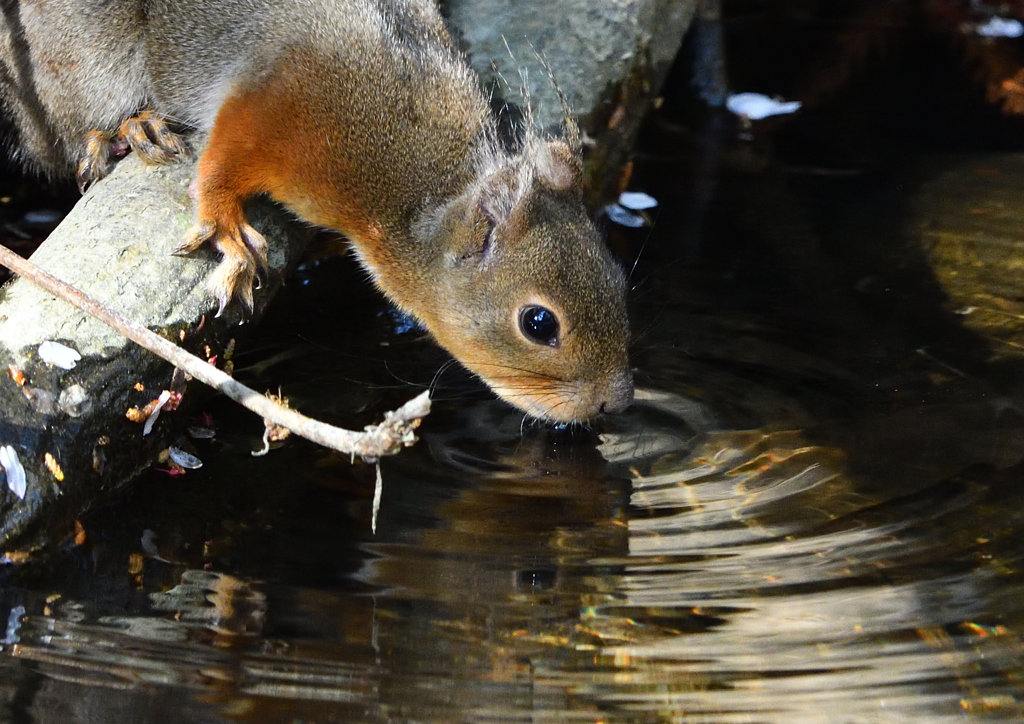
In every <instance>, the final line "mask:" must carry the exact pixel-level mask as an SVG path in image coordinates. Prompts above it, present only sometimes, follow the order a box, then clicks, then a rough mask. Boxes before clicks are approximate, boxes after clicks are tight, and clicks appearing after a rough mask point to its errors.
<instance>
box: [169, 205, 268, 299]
mask: <svg viewBox="0 0 1024 724" xmlns="http://www.w3.org/2000/svg"><path fill="white" fill-rule="evenodd" d="M231 207H233V210H228V211H227V213H220V214H216V213H212V212H211V209H220V210H222V211H224V210H225V206H223V205H215V204H211V203H210V200H209V198H205V197H204V196H203V195H200V198H199V220H198V221H197V222H196V224H195V225H194V226H193V227H192V228H191V229H190V230H189V232H188V235H187V236H186V238H185V240H184V241H182V243H181V244H179V245H178V247H177V248H176V249H175V250H174V253H175V254H189V253H191V252H193V251H196V250H197V249H199V248H200V247H201V246H203V245H204V244H209V245H210V246H212V247H213V248H214V249H215V250H217V251H218V252H219V253H220V254H221V256H222V258H221V262H220V264H218V265H217V268H216V269H214V271H213V274H211V275H210V279H209V281H208V282H207V289H208V290H209V292H210V294H211V296H213V298H214V299H216V300H217V305H218V309H217V315H218V316H219V315H220V314H221V312H223V311H224V309H225V308H226V307H227V306H228V305H229V304H230V303H231V301H232V300H233V299H237V300H238V302H239V303H240V304H241V305H242V307H243V308H244V309H245V311H251V310H252V308H253V287H254V286H257V287H258V286H259V280H260V279H263V278H264V277H265V276H266V270H267V240H266V239H265V238H264V237H263V235H262V234H261V233H260V232H258V231H256V229H254V228H253V227H252V226H251V225H249V224H248V223H247V222H246V221H245V216H244V215H243V213H242V207H241V203H240V202H239V201H238V200H234V202H233V203H229V205H228V209H230V208H231Z"/></svg>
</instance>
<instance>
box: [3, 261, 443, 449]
mask: <svg viewBox="0 0 1024 724" xmlns="http://www.w3.org/2000/svg"><path fill="white" fill-rule="evenodd" d="M0 264H3V265H4V266H5V267H7V268H8V269H10V270H11V271H13V272H15V273H16V274H18V275H19V276H21V277H24V278H25V279H28V280H29V281H31V282H32V283H33V284H36V285H38V286H40V287H42V288H43V289H45V290H46V291H48V292H50V293H51V294H54V295H56V296H57V297H59V298H61V299H63V300H64V301H66V302H68V303H69V304H72V305H74V306H75V307H77V308H78V309H81V310H82V311H84V312H87V313H88V314H91V315H92V316H94V317H96V318H97V319H99V320H100V321H101V322H104V323H105V324H108V325H110V326H111V327H113V328H114V329H116V330H117V331H118V332H120V333H121V334H123V335H124V336H125V337H127V338H128V339H130V340H132V341H133V342H135V343H136V344H138V345H140V346H142V347H144V348H145V349H148V350H149V351H150V352H152V353H153V354H155V355H157V356H158V357H161V358H162V359H165V360H167V361H168V362H170V363H171V364H173V365H174V366H175V367H179V368H181V369H182V370H184V371H185V372H187V373H188V374H190V375H191V376H192V377H194V378H195V379H197V380H199V381H200V382H203V383H204V384H207V385H209V386H210V387H213V388H214V389H217V390H219V391H220V392H223V393H224V394H225V395H227V396H228V397H230V398H231V399H232V400H234V401H235V402H238V403H239V404H240V405H243V406H244V407H246V408H248V409H249V410H252V411H253V412H255V413H256V414H257V415H259V416H261V417H262V418H264V419H265V420H270V421H271V422H273V423H276V424H278V425H280V426H281V427H286V428H288V429H289V430H291V431H292V432H294V433H295V434H296V435H300V436H302V437H304V438H306V439H307V440H312V441H313V442H315V443H317V444H319V445H323V446H324V447H329V448H332V449H334V450H338V451H339V452H343V453H345V454H348V455H358V456H359V457H361V458H362V459H364V460H366V461H369V462H372V461H375V460H378V459H379V458H381V457H383V456H384V455H393V454H395V453H397V452H398V451H400V450H401V449H402V448H403V447H408V446H409V445H412V444H413V443H414V442H416V434H415V432H414V431H415V430H416V428H417V426H419V423H420V419H421V418H423V417H425V416H426V415H427V414H428V413H429V412H430V393H429V392H424V393H422V394H420V395H419V396H417V397H415V398H413V399H412V400H410V401H409V402H407V403H405V404H404V405H402V406H401V407H400V408H398V409H397V410H395V411H394V412H387V413H385V415H384V422H382V423H380V424H379V425H376V426H368V427H367V428H366V431H365V432H355V431H353V430H344V429H342V428H340V427H334V426H332V425H328V424H326V423H323V422H319V421H317V420H314V419H312V418H309V417H306V416H305V415H301V414H299V413H298V412H296V411H295V410H291V409H288V408H287V407H284V406H283V405H280V404H278V403H276V402H274V401H273V400H270V399H268V398H267V397H265V396H263V395H261V394H260V393H258V392H256V390H253V389H251V388H249V387H246V386H245V385H243V384H241V383H240V382H237V381H236V380H235V379H233V378H232V377H230V376H229V375H227V374H225V373H224V372H222V371H221V370H219V369H217V368H216V367H214V366H213V365H210V364H208V363H206V362H204V361H203V360H201V359H200V358H198V357H196V356H195V355H192V354H189V353H188V352H186V351H185V350H183V349H182V348H181V347H179V346H177V345H176V344H173V343H172V342H169V341H167V340H166V339H164V338H163V337H161V336H159V335H158V334H155V333H154V332H151V331H150V330H148V329H146V328H145V327H143V326H142V325H141V324H138V323H137V322H133V321H132V320H130V319H126V318H125V317H122V316H121V315H120V314H118V313H117V312H115V311H113V310H112V309H110V308H108V307H106V306H104V305H102V304H100V303H99V302H97V301H96V300H95V299H92V298H91V297H89V296H87V295H85V294H83V293H82V292H81V291H79V290H78V289H76V288H75V287H73V286H71V285H70V284H67V283H65V282H62V281H61V280H60V279H57V278H56V277H55V276H53V275H51V274H49V273H48V272H45V271H43V270H42V269H40V268H39V267H38V266H36V265H35V264H33V263H32V262H30V261H27V260H26V259H23V258H21V257H20V256H18V255H17V254H15V253H14V252H13V251H11V250H10V249H8V248H7V247H5V246H3V245H0Z"/></svg>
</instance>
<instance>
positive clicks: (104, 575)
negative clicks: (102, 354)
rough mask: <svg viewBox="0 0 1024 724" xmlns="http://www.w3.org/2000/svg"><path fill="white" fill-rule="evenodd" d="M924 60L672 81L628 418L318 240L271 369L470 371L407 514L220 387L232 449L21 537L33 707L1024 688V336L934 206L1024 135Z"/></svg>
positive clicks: (897, 696)
mask: <svg viewBox="0 0 1024 724" xmlns="http://www.w3.org/2000/svg"><path fill="white" fill-rule="evenodd" d="M772 17H774V16H772ZM813 20H814V19H813V18H812V21H813ZM774 21H775V22H779V21H778V19H777V18H775V20H774ZM787 22H788V21H787ZM801 22H803V21H801ZM751 25H756V23H754V22H753V21H752V20H751V19H750V17H748V16H745V15H742V14H738V15H737V16H736V18H734V24H733V25H732V26H730V27H732V30H731V31H730V32H731V33H732V35H731V38H732V42H733V44H734V45H735V44H736V43H738V42H740V41H741V40H742V39H744V38H746V37H747V34H749V33H750V32H751V31H750V26H751ZM787 27H788V26H787ZM801 27H802V26H801ZM809 27H811V28H812V29H814V28H818V29H820V26H816V25H814V23H813V22H811V24H810V26H809ZM930 32H931V31H930ZM801 37H803V36H801ZM928 37H931V36H927V35H926V39H927V38H928ZM901 42H904V43H910V46H909V49H907V48H906V47H904V49H903V50H902V51H900V50H898V48H899V46H898V44H897V51H895V52H897V56H896V58H897V59H898V58H906V57H907V56H908V54H909V56H910V57H913V58H917V57H918V56H917V55H916V54H917V53H918V51H920V50H921V46H920V43H922V42H924V41H922V40H921V39H920V37H918V36H917V35H915V34H911V39H910V40H904V41H901ZM929 43H931V44H929ZM924 46H925V48H926V50H928V52H929V53H931V55H926V56H925V58H924V59H922V60H919V61H915V62H919V63H920V64H922V65H925V64H926V61H928V60H929V59H930V62H932V64H933V65H935V64H939V66H941V67H942V68H943V70H944V71H946V72H953V71H951V70H950V66H952V67H953V69H954V70H955V69H956V68H959V66H958V65H957V63H958V60H957V57H956V54H955V50H950V49H948V48H936V47H935V41H934V40H932V41H928V42H924ZM911 51H913V52H911ZM899 52H902V53H904V55H899V54H898V53H899ZM751 53H753V51H751ZM894 62H895V61H892V60H887V61H884V62H882V61H879V63H880V64H879V65H877V66H876V67H875V68H874V70H872V69H871V68H870V67H869V68H868V69H867V70H864V71H862V72H863V76H860V80H858V81H857V82H852V85H842V84H840V85H839V86H838V90H836V91H835V98H834V100H830V101H828V102H824V103H823V105H822V106H820V108H819V109H818V110H816V111H815V110H813V109H812V111H810V112H808V114H807V116H805V119H804V120H802V121H793V122H791V123H790V125H782V126H780V127H778V128H776V129H774V130H770V131H769V132H767V133H760V132H759V133H758V134H757V135H756V137H755V138H754V140H753V141H741V140H738V138H737V135H736V132H735V129H733V128H731V127H729V126H727V125H724V124H723V125H720V126H716V124H715V123H708V124H706V125H705V126H704V127H703V130H702V131H700V132H699V133H697V134H696V135H692V134H687V133H681V132H680V130H679V129H678V127H676V126H675V125H673V124H674V123H675V120H674V119H675V118H676V117H675V116H673V113H676V112H678V111H677V110H673V108H672V107H671V101H670V102H669V107H668V108H667V110H666V111H665V112H664V114H663V115H662V116H661V117H660V120H659V122H658V123H656V124H654V125H653V126H652V128H650V129H648V134H647V137H646V140H645V145H644V146H642V148H641V155H640V158H641V163H639V164H638V170H637V177H636V185H638V186H640V187H643V188H644V189H645V190H647V191H649V192H651V193H654V194H655V195H656V196H657V197H658V198H659V199H660V200H661V201H662V203H661V206H660V207H659V210H658V211H657V212H656V213H657V215H656V217H655V218H656V224H655V226H654V228H653V231H652V230H650V229H643V230H638V231H621V230H613V233H612V243H613V244H614V245H616V246H617V248H619V249H621V250H624V252H625V255H626V256H627V257H629V258H631V259H632V258H636V257H637V255H638V254H639V262H638V264H637V266H636V269H635V270H634V271H633V273H632V275H631V286H632V287H633V293H632V304H633V309H632V313H633V318H634V324H635V329H636V341H635V344H634V355H633V356H634V360H635V363H636V366H637V380H638V385H639V387H640V392H639V394H638V400H637V404H636V405H635V406H634V407H633V409H632V410H630V412H629V413H627V414H625V415H621V416H616V417H614V418H609V419H607V420H603V421H602V422H601V423H600V424H599V425H597V426H595V429H594V430H580V429H575V430H550V429H547V428H545V427H543V426H539V425H536V424H533V423H531V422H529V421H524V420H523V419H522V417H521V415H518V414H516V413H515V412H513V411H511V410H510V409H509V408H507V407H505V406H504V405H502V404H501V403H498V402H495V401H494V400H492V399H491V397H490V395H489V394H488V393H487V392H486V391H485V390H483V389H482V388H480V387H479V386H477V385H475V383H473V382H472V381H471V380H469V379H467V377H466V376H465V375H464V374H463V373H461V372H459V371H458V370H457V369H455V368H451V367H444V363H445V357H444V355H443V354H442V353H440V352H439V351H437V350H436V349H435V348H434V347H433V346H432V345H431V344H430V343H429V342H427V341H425V340H423V339H422V338H421V336H420V335H419V334H418V333H416V332H415V331H404V325H403V323H402V321H401V320H396V319H395V318H394V317H393V316H392V315H391V314H390V313H389V312H388V310H387V309H386V307H385V306H384V305H383V304H382V303H381V302H380V300H379V299H378V298H377V297H376V296H375V295H374V293H373V292H372V291H370V290H369V289H367V288H366V287H365V285H364V283H363V282H362V281H361V277H360V275H359V273H358V272H357V271H356V270H355V269H354V266H353V265H352V264H351V263H350V262H349V261H348V260H337V259H335V260H323V261H319V262H312V263H310V264H309V265H307V267H306V268H304V269H303V270H302V271H301V272H300V273H299V274H298V275H296V277H295V279H293V280H292V282H291V283H290V284H289V287H288V290H287V292H286V294H285V296H284V297H283V298H282V300H281V302H280V304H278V305H277V308H276V309H275V311H274V312H273V314H272V315H271V318H270V319H268V320H267V323H266V324H265V325H264V328H263V330H262V332H261V335H260V337H259V339H257V340H255V341H254V342H253V343H251V344H250V345H248V346H247V347H246V348H244V349H243V350H241V351H240V353H239V355H238V358H237V363H238V367H239V376H240V377H241V378H242V379H243V381H245V382H247V383H250V384H252V385H254V386H256V387H258V388H271V389H276V388H277V387H278V386H280V387H281V389H282V391H283V392H284V394H285V395H286V396H288V397H289V398H290V399H291V401H292V403H293V404H294V405H295V406H296V407H298V408H299V409H301V410H303V411H304V412H307V413H309V414H312V415H314V416H317V417H321V418H326V419H330V420H332V421H334V422H338V423H341V424H348V425H350V426H358V425H362V424H366V423H368V422H370V421H371V420H372V419H373V418H375V417H376V416H377V415H379V413H380V411H382V410H384V409H389V408H392V407H394V406H397V405H398V404H400V403H401V402H402V401H404V400H405V399H407V398H409V397H411V396H412V395H414V394H415V393H416V392H417V391H418V389H419V388H420V386H423V385H427V384H430V383H431V382H432V381H434V382H436V384H437V395H436V397H437V399H438V402H437V403H436V410H435V412H434V413H433V414H432V415H431V416H430V417H429V418H428V419H427V421H426V422H425V424H424V426H423V428H422V433H423V435H422V440H421V442H420V443H419V444H418V445H417V446H416V447H414V448H412V449H410V450H407V451H405V452H403V453H402V454H401V455H399V456H397V457H395V458H391V459H388V460H386V461H385V462H384V465H383V468H382V474H383V480H384V493H383V501H382V506H381V510H380V515H379V520H378V526H377V532H376V534H373V533H371V531H370V515H371V500H372V493H373V484H374V478H375V470H374V468H373V467H372V466H368V465H363V464H358V463H357V464H355V465H350V463H349V461H348V460H345V459H341V458H339V457H338V456H336V455H333V454H331V453H327V452H324V451H322V450H318V449H316V448H315V447H313V446H312V445H308V444H306V443H304V442H302V441H290V442H288V443H287V444H286V445H284V446H283V447H280V448H279V449H276V450H274V451H272V452H271V453H270V454H269V455H267V456H266V457H263V458H253V457H251V456H250V455H249V451H250V450H253V449H257V448H258V447H259V437H260V435H261V433H262V425H261V423H260V422H259V421H258V420H255V419H254V418H253V417H252V416H250V415H249V414H248V413H245V412H239V411H237V410H233V409H232V408H231V407H230V406H229V405H227V404H225V403H224V402H223V401H221V400H211V401H209V402H208V403H207V404H206V405H205V406H204V408H205V409H206V410H208V411H209V412H210V413H211V414H212V415H213V417H214V421H215V423H216V425H217V428H218V434H217V437H216V438H215V439H214V440H212V441H194V442H193V443H191V445H192V447H191V448H190V449H191V450H192V451H193V452H195V453H196V454H197V455H198V456H199V457H200V458H201V459H202V460H203V461H204V463H205V464H204V467H203V468H202V469H201V470H198V471H193V472H189V473H188V474H187V475H185V476H183V477H170V476H168V475H166V474H164V473H162V472H160V471H154V472H152V473H151V474H148V475H146V476H143V477H142V478H141V479H140V480H139V481H137V483H136V485H135V486H133V488H132V490H131V492H130V493H129V494H128V495H127V496H126V497H124V498H122V499H119V500H117V501H113V502H111V503H110V504H108V505H107V506H105V507H101V508H98V509H96V510H94V511H92V512H91V513H90V514H89V515H88V516H86V517H84V518H83V521H82V522H83V525H84V528H85V531H86V535H87V540H86V542H85V543H84V544H83V545H79V546H76V545H73V544H71V543H70V542H69V543H67V544H66V545H65V546H64V548H63V549H62V552H61V553H60V554H59V555H57V556H55V557H54V558H53V559H52V560H51V561H50V562H48V563H47V564H46V565H40V566H35V567H29V568H26V569H22V570H17V571H15V570H11V571H8V572H7V573H6V579H5V581H4V585H3V587H2V588H0V611H2V613H3V615H5V616H6V617H7V619H6V626H5V633H4V640H3V654H2V656H0V667H2V670H3V676H0V705H2V706H3V707H4V709H3V711H4V714H3V715H2V716H0V720H3V721H12V722H21V721H40V722H49V721H62V722H70V721H76V722H77V721H81V722H86V721H88V722H101V721H133V722H144V721H153V722H162V721H176V722H177V721H195V722H207V721H209V722H223V721H252V722H261V723H262V722H413V721H414V722H433V721H436V722H516V721H530V722H538V721H540V722H545V721H550V722H609V723H626V722H629V723H633V722H642V723H647V722H662V721H674V722H687V723H690V722H694V723H696V722H708V723H711V722H714V723H715V724H719V723H722V724H730V723H733V722H737V723H738V722H743V723H745V724H746V723H751V722H756V723H758V724H760V723H762V722H763V723H774V722H779V723H785V724H794V723H796V724H814V723H816V722H829V723H831V722H842V723H843V724H853V723H859V722H865V723H868V722H870V723H874V722H927V723H929V724H931V723H932V722H945V721H957V722H962V721H971V722H990V721H991V722H1002V721H1005V722H1017V721H1021V720H1024V702H1022V696H1024V682H1022V677H1024V645H1022V639H1021V637H1022V633H1024V574H1022V560H1024V542H1022V541H1024V537H1022V535H1021V530H1022V526H1024V486H1022V482H1024V465H1022V463H1021V461H1022V459H1024V400H1022V397H1024V395H1022V386H1021V384H1020V380H1021V379H1024V377H1022V376H1021V371H1022V369H1021V367H1022V365H1021V363H1020V362H1019V361H1017V359H1016V358H1015V357H1014V356H1013V355H1012V354H1009V353H999V354H996V352H999V350H998V349H995V348H994V347H993V345H992V344H990V343H989V342H986V341H985V340H984V339H982V338H981V337H979V336H978V335H977V334H976V333H974V332H972V331H971V330H970V329H968V328H966V327H965V326H964V324H963V323H962V321H963V320H962V319H960V318H958V317H957V315H954V314H951V313H950V312H949V305H948V304H947V303H946V300H945V299H944V298H943V296H942V293H941V291H940V290H939V288H938V286H937V285H936V283H935V281H934V279H933V278H932V277H931V276H930V275H929V274H928V273H927V272H926V270H925V268H924V267H923V266H922V265H923V256H922V255H921V253H920V252H919V250H918V248H917V247H915V246H914V243H913V242H914V238H913V234H910V233H909V232H908V231H907V228H908V223H909V222H908V219H911V218H912V217H913V215H914V214H919V213H922V212H921V210H920V198H921V195H920V193H919V192H920V189H922V188H923V187H924V185H925V184H927V182H928V181H929V179H932V178H934V177H935V175H936V174H937V173H939V172H940V171H941V170H942V169H948V168H951V167H957V166H956V164H963V163H965V161H966V162H967V163H973V162H974V161H977V162H978V163H981V162H982V159H983V156H982V154H991V153H1005V152H1009V151H1016V150H1019V145H1020V143H1019V140H1015V139H1016V136H1014V135H1013V134H1014V133H1015V132H1016V131H1014V126H1013V123H1012V121H1005V120H1003V119H1001V118H1000V117H999V116H998V114H994V112H992V111H991V109H989V108H988V107H986V106H985V104H984V102H983V101H982V100H981V99H980V97H978V96H979V95H980V91H977V90H976V89H975V87H974V86H973V85H971V83H970V79H969V77H966V78H960V77H959V76H958V75H957V74H956V73H953V75H954V77H956V78H959V81H958V83H959V84H958V83H954V82H952V81H950V83H949V85H950V90H949V92H948V93H947V94H945V95H941V94H940V95H936V94H934V93H932V91H933V90H934V89H933V88H931V87H929V86H927V84H926V83H924V82H923V80H922V77H921V76H920V75H915V74H914V73H915V71H914V70H913V68H909V69H908V68H906V67H905V65H906V64H903V65H900V64H899V63H896V66H897V67H898V68H900V69H902V70H901V71H900V72H904V75H902V76H899V78H902V81H901V80H899V78H896V77H894V76H895V75H896V74H895V71H894V65H893V63H894ZM943 63H944V64H945V65H942V64H943ZM736 65H737V66H738V67H734V70H733V72H734V74H736V77H735V78H734V82H736V83H739V82H740V81H741V80H742V79H744V78H748V79H749V78H751V77H752V76H753V73H752V71H750V70H749V69H748V70H747V71H744V69H743V65H744V64H743V62H742V61H741V60H737V61H736ZM911 65H912V64H911ZM745 72H746V74H747V75H746V76H744V73H745ZM961 75H964V76H967V75H969V74H967V73H963V74H961ZM947 77H948V76H947ZM914 81H918V85H916V86H915V85H914ZM922 83H924V86H925V90H927V91H928V92H927V93H922V94H920V95H913V96H912V97H908V98H907V99H906V100H905V104H906V105H908V106H914V107H918V106H921V105H922V104H924V105H925V106H926V107H925V108H924V109H920V110H919V112H918V113H917V115H918V116H919V117H920V118H926V117H928V113H927V112H926V111H927V110H928V109H929V108H930V109H931V111H932V113H933V115H942V117H943V121H942V123H935V124H928V123H926V124H924V125H923V126H919V127H915V128H912V129H908V128H907V127H905V125H904V124H905V123H906V114H905V113H904V110H905V107H904V106H896V107H893V106H892V104H891V101H892V97H891V95H889V92H890V90H891V88H892V87H903V88H904V89H906V88H919V89H920V88H921V87H922ZM901 84H902V85H901ZM886 89H890V90H886ZM867 90H871V91H872V92H874V93H875V96H876V97H875V98H874V100H872V101H871V102H870V103H868V102H865V100H864V94H865V93H866V92H867ZM957 94H960V95H964V96H968V97H970V98H972V99H973V101H972V103H973V105H969V104H965V105H964V106H963V108H962V110H963V117H957V118H954V119H952V120H951V119H950V118H949V114H950V111H949V108H948V105H949V99H950V95H952V96H956V95H957ZM972 94H973V95H972ZM928 103H933V104H934V105H933V106H927V104H928ZM915 104H916V105H915ZM872 114H874V115H872ZM856 116H861V118H860V119H859V120H858V118H856ZM863 118H872V119H874V120H875V121H878V119H882V120H885V119H898V120H891V122H890V123H888V124H887V125H885V124H883V128H882V129H881V130H879V129H878V128H877V127H876V126H874V125H872V123H867V122H865V121H864V120H863ZM979 119H981V120H979ZM1007 124H1008V125H1007ZM894 126H895V127H894ZM993 126H999V127H1001V128H1003V131H1004V132H1003V133H1002V135H998V136H996V138H997V140H996V141H993V140H992V137H991V136H990V135H984V136H982V135H981V134H978V133H975V130H974V129H977V128H987V129H991V128H992V127H993ZM843 128H852V129H853V132H851V133H840V130H841V129H843ZM866 128H867V129H870V130H865V129H866ZM1019 130H1020V129H1017V131H1019ZM999 139H1001V140H999ZM1021 139H1024V134H1021ZM769 142H770V143H769ZM1000 144H1002V145H1000ZM770 146H774V148H772V147H770ZM950 152H956V153H957V154H959V155H958V156H957V157H956V158H955V159H953V158H951V157H950V156H948V154H949V153H950ZM645 154H646V155H645ZM984 158H989V157H988V156H985V157H984ZM932 203H936V204H940V203H941V204H946V201H943V200H941V199H940V201H936V202H932ZM925 213H927V208H926V209H925ZM339 280H342V281H340V282H339ZM442 368H443V369H442ZM439 369H442V371H441V373H440V374H436V373H437V372H438V370H439ZM435 375H436V377H435Z"/></svg>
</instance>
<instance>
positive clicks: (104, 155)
mask: <svg viewBox="0 0 1024 724" xmlns="http://www.w3.org/2000/svg"><path fill="white" fill-rule="evenodd" d="M110 148H111V139H110V135H109V134H107V133H104V132H103V131H89V132H88V133H87V134H85V155H84V156H82V160H81V161H79V162H78V171H77V173H76V174H75V180H76V181H77V183H78V191H79V192H80V193H83V194H84V193H85V192H86V191H88V190H89V188H90V187H91V186H92V185H93V184H94V183H96V182H97V181H99V180H100V179H101V178H103V177H104V176H106V175H107V174H108V173H110V166H111V163H110Z"/></svg>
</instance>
